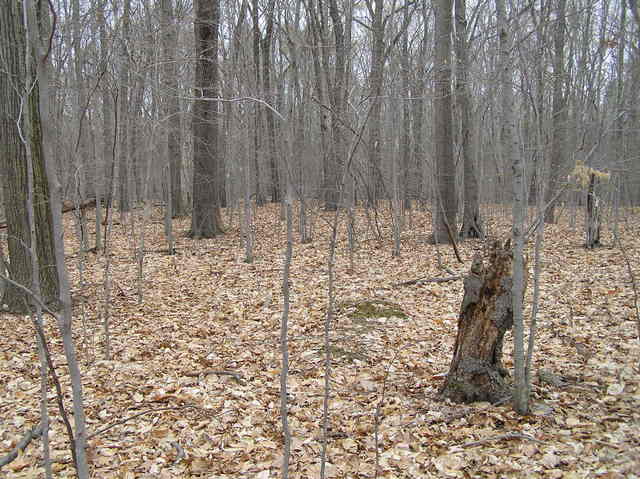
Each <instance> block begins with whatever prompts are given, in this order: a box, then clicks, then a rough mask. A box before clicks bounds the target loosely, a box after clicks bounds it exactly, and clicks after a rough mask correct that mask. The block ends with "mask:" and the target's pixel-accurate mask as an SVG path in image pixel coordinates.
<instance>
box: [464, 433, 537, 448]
mask: <svg viewBox="0 0 640 479" xmlns="http://www.w3.org/2000/svg"><path fill="white" fill-rule="evenodd" d="M509 439H524V440H526V441H531V442H535V443H537V444H544V442H543V441H539V440H538V439H536V438H535V437H533V436H530V435H528V434H523V433H521V432H508V433H506V434H500V435H498V436H492V437H487V438H485V439H480V440H478V441H470V442H465V443H464V444H462V445H461V446H458V447H462V448H465V447H476V446H483V445H485V444H489V443H491V442H494V441H505V440H509Z"/></svg>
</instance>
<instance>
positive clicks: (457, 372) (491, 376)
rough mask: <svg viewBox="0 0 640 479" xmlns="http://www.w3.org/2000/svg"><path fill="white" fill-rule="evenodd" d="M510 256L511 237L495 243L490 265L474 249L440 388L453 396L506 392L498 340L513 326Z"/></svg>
mask: <svg viewBox="0 0 640 479" xmlns="http://www.w3.org/2000/svg"><path fill="white" fill-rule="evenodd" d="M512 260H513V255H512V252H511V246H510V242H509V241H507V242H506V243H505V244H504V245H503V244H501V243H499V242H496V243H494V245H493V247H492V250H491V253H490V255H489V264H488V265H486V267H485V265H484V263H483V259H482V255H481V254H479V253H476V256H475V257H474V259H473V263H472V265H471V270H470V271H469V274H468V275H467V276H466V277H465V279H464V298H463V300H462V306H461V308H460V316H459V318H458V334H457V337H456V342H455V345H454V348H453V359H452V361H451V367H450V368H449V373H448V374H447V378H446V381H445V383H444V386H443V387H442V390H441V393H442V394H443V395H444V396H445V397H447V398H449V399H451V400H452V401H455V402H467V403H468V402H474V401H489V402H491V403H496V402H500V401H502V400H504V399H505V398H506V397H508V396H509V395H510V387H509V383H508V381H507V377H508V373H507V371H506V369H504V367H503V366H502V343H503V340H504V334H505V333H506V332H507V331H508V330H509V329H510V328H511V327H512V326H513V311H512V305H511V283H512Z"/></svg>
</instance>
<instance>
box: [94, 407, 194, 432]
mask: <svg viewBox="0 0 640 479" xmlns="http://www.w3.org/2000/svg"><path fill="white" fill-rule="evenodd" d="M181 409H199V408H198V406H194V405H192V404H187V405H185V406H172V407H161V408H157V409H147V410H145V411H141V412H139V413H136V414H134V415H133V416H129V417H126V418H124V419H120V420H119V421H116V422H114V423H113V424H109V425H108V426H105V427H103V428H102V429H98V430H97V431H96V432H94V433H93V434H89V436H87V440H89V439H93V438H94V437H96V436H99V435H100V434H103V433H105V432H107V431H108V430H109V429H113V428H114V427H116V426H119V425H121V424H124V423H125V422H129V421H131V420H132V419H135V418H137V417H140V416H144V415H145V414H150V413H152V412H162V411H179V410H181Z"/></svg>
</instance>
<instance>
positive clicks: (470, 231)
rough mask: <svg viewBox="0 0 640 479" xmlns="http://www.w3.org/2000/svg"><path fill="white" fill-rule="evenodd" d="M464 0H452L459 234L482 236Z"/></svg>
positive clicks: (467, 236)
mask: <svg viewBox="0 0 640 479" xmlns="http://www.w3.org/2000/svg"><path fill="white" fill-rule="evenodd" d="M466 9H467V5H466V1H465V0H455V17H456V37H455V51H456V80H455V88H456V106H457V110H458V115H459V120H458V121H459V123H460V124H459V132H460V147H461V149H462V162H463V168H464V214H463V218H462V228H461V230H460V236H461V237H462V238H482V237H484V230H483V226H482V218H481V217H480V199H479V195H478V179H477V178H476V165H475V161H474V157H473V156H474V155H473V149H472V145H473V131H472V124H471V95H470V93H469V59H468V53H467V52H468V50H469V39H468V38H467V36H468V31H467V15H466Z"/></svg>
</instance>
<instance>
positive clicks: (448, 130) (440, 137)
mask: <svg viewBox="0 0 640 479" xmlns="http://www.w3.org/2000/svg"><path fill="white" fill-rule="evenodd" d="M451 7H452V0H437V2H436V3H435V15H436V17H435V18H436V20H435V22H436V24H435V25H436V33H435V35H436V59H435V68H436V71H435V73H434V99H433V116H434V118H433V123H434V127H433V128H434V133H433V135H434V138H433V142H434V146H435V151H434V156H435V161H436V177H437V187H436V192H435V198H434V202H433V241H434V242H435V243H447V242H449V241H450V239H449V234H450V233H451V232H453V231H456V228H457V225H456V212H457V199H456V165H455V162H454V159H453V138H452V116H451V26H452V25H451V24H452V18H451V16H452V11H451Z"/></svg>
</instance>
